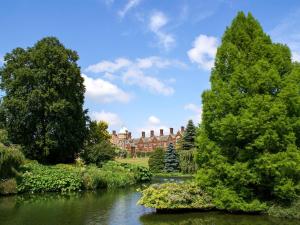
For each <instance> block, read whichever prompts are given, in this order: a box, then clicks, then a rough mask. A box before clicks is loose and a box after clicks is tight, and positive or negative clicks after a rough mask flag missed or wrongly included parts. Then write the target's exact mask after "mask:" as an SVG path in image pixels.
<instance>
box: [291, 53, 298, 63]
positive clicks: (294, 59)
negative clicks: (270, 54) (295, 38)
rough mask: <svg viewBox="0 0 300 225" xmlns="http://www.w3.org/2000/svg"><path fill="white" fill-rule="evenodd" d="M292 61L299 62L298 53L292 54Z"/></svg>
mask: <svg viewBox="0 0 300 225" xmlns="http://www.w3.org/2000/svg"><path fill="white" fill-rule="evenodd" d="M292 60H293V61H294V62H295V61H297V62H300V54H299V53H298V52H292Z"/></svg>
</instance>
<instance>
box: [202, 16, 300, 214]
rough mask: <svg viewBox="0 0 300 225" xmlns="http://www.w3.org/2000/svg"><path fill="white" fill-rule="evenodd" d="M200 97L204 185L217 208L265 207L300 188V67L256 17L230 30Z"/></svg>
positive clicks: (236, 23)
mask: <svg viewBox="0 0 300 225" xmlns="http://www.w3.org/2000/svg"><path fill="white" fill-rule="evenodd" d="M202 98H203V101H202V102H203V121H202V125H201V132H200V134H199V136H198V137H197V141H198V143H199V148H200V150H199V157H198V162H199V165H200V167H202V169H201V170H200V171H199V173H198V181H199V183H200V184H201V185H202V186H203V187H205V188H206V190H208V191H210V192H211V193H212V194H213V196H214V198H215V204H216V205H217V206H218V207H219V208H226V209H229V210H244V211H256V210H263V209H264V208H265V206H266V205H265V204H263V203H262V202H264V201H269V200H276V201H277V202H281V203H289V202H291V201H292V200H293V199H294V198H295V197H296V196H297V195H298V194H299V190H300V186H299V180H300V151H299V146H300V141H299V139H300V133H299V131H300V119H299V118H300V66H299V64H292V62H291V53H290V50H289V48H288V47H287V46H285V45H282V44H275V43H273V42H272V41H271V39H270V37H269V36H268V35H266V34H265V33H264V32H263V30H262V28H261V26H260V24H259V23H258V21H256V20H255V19H254V18H253V16H252V15H251V14H248V16H245V15H244V13H242V12H240V13H238V15H237V17H236V18H235V19H234V20H233V22H232V24H231V26H230V27H228V28H227V29H226V31H225V34H224V36H223V38H222V44H221V46H220V47H219V48H218V51H217V55H216V59H215V67H214V68H213V69H212V73H211V90H208V91H205V92H204V93H203V95H202Z"/></svg>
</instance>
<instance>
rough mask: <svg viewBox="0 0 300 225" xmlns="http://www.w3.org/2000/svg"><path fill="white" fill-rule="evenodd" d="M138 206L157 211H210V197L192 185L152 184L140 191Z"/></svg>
mask: <svg viewBox="0 0 300 225" xmlns="http://www.w3.org/2000/svg"><path fill="white" fill-rule="evenodd" d="M141 192H142V197H141V198H140V200H139V201H138V204H140V205H144V206H146V207H150V208H155V209H159V210H176V209H177V210H178V209H202V210H206V209H212V208H213V207H214V205H213V204H212V199H211V197H210V196H209V195H208V194H207V193H205V192H204V191H203V190H201V189H200V188H199V186H197V185H195V184H194V183H164V184H153V185H151V186H150V187H148V188H146V189H145V190H143V191H141Z"/></svg>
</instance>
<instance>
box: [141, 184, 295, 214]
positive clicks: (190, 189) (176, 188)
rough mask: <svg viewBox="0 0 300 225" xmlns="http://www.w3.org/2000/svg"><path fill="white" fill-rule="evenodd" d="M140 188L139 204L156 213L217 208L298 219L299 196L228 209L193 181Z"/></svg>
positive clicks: (227, 211) (212, 209) (237, 212)
mask: <svg viewBox="0 0 300 225" xmlns="http://www.w3.org/2000/svg"><path fill="white" fill-rule="evenodd" d="M140 192H141V194H142V196H141V198H140V199H139V201H138V204H140V205H143V206H145V207H148V208H154V209H156V212H158V213H184V212H194V211H196V212H203V211H216V210H217V211H222V212H225V213H232V214H254V215H269V216H273V217H280V218H287V219H298V220H299V219H300V199H295V201H294V202H293V203H292V204H291V205H285V206H282V205H277V204H276V203H275V202H272V201H269V202H263V203H262V204H264V208H261V207H256V208H255V207H251V208H249V209H241V208H239V205H236V208H235V209H234V210H233V209H231V210H228V209H226V208H222V207H220V206H219V205H218V202H217V201H218V199H216V198H214V196H213V195H211V194H210V193H208V192H206V191H205V190H203V189H201V188H200V187H199V185H197V184H196V183H195V182H192V181H188V182H169V183H163V184H152V185H150V186H149V187H147V188H145V189H144V190H140ZM254 203H255V202H254ZM254 203H252V204H254Z"/></svg>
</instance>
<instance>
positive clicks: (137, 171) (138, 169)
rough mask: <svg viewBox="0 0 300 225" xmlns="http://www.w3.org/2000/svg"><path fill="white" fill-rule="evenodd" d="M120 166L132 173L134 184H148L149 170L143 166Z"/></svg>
mask: <svg viewBox="0 0 300 225" xmlns="http://www.w3.org/2000/svg"><path fill="white" fill-rule="evenodd" d="M121 165H122V166H123V167H124V168H126V169H129V171H131V172H133V174H134V179H135V181H136V183H140V182H148V181H150V180H151V178H152V173H151V172H150V170H149V169H148V168H146V167H144V166H140V165H134V164H130V163H121Z"/></svg>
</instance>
